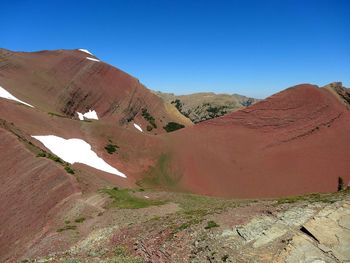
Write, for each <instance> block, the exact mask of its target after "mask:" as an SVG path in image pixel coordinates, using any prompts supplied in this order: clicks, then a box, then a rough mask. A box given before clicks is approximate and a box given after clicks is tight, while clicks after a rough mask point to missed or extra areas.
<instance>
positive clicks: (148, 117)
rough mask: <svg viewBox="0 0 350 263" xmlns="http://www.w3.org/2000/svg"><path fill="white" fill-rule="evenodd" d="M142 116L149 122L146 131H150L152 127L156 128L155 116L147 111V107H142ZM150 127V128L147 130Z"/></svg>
mask: <svg viewBox="0 0 350 263" xmlns="http://www.w3.org/2000/svg"><path fill="white" fill-rule="evenodd" d="M141 115H142V117H143V118H144V119H145V120H146V121H148V122H149V124H150V126H149V127H148V126H147V131H151V130H152V129H153V128H154V129H156V128H157V124H156V120H155V118H154V117H153V116H152V115H151V114H149V112H148V111H147V109H142V114H141ZM149 129H150V130H149Z"/></svg>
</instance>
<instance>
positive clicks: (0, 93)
mask: <svg viewBox="0 0 350 263" xmlns="http://www.w3.org/2000/svg"><path fill="white" fill-rule="evenodd" d="M0 98H4V99H8V100H14V101H17V102H19V103H22V104H24V105H27V106H29V107H32V108H34V106H32V105H30V104H29V103H26V102H24V101H22V100H19V99H17V98H16V97H15V96H13V95H12V94H11V93H10V92H8V91H7V90H5V89H4V88H3V87H1V86H0Z"/></svg>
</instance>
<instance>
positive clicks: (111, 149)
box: [105, 144, 119, 154]
mask: <svg viewBox="0 0 350 263" xmlns="http://www.w3.org/2000/svg"><path fill="white" fill-rule="evenodd" d="M117 148H119V146H118V145H116V144H107V146H106V147H105V149H106V151H107V152H108V153H109V154H113V153H115V152H116V151H117Z"/></svg>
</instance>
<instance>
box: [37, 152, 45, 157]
mask: <svg viewBox="0 0 350 263" xmlns="http://www.w3.org/2000/svg"><path fill="white" fill-rule="evenodd" d="M36 157H46V154H45V153H44V152H40V153H38V154H37V155H36Z"/></svg>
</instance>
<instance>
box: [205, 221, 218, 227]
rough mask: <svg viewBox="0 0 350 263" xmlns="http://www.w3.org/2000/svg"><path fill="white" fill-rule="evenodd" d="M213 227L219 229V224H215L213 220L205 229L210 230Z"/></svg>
mask: <svg viewBox="0 0 350 263" xmlns="http://www.w3.org/2000/svg"><path fill="white" fill-rule="evenodd" d="M213 227H219V225H218V224H217V223H215V222H214V221H213V220H210V221H208V223H207V225H206V227H204V228H205V229H210V228H213Z"/></svg>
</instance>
